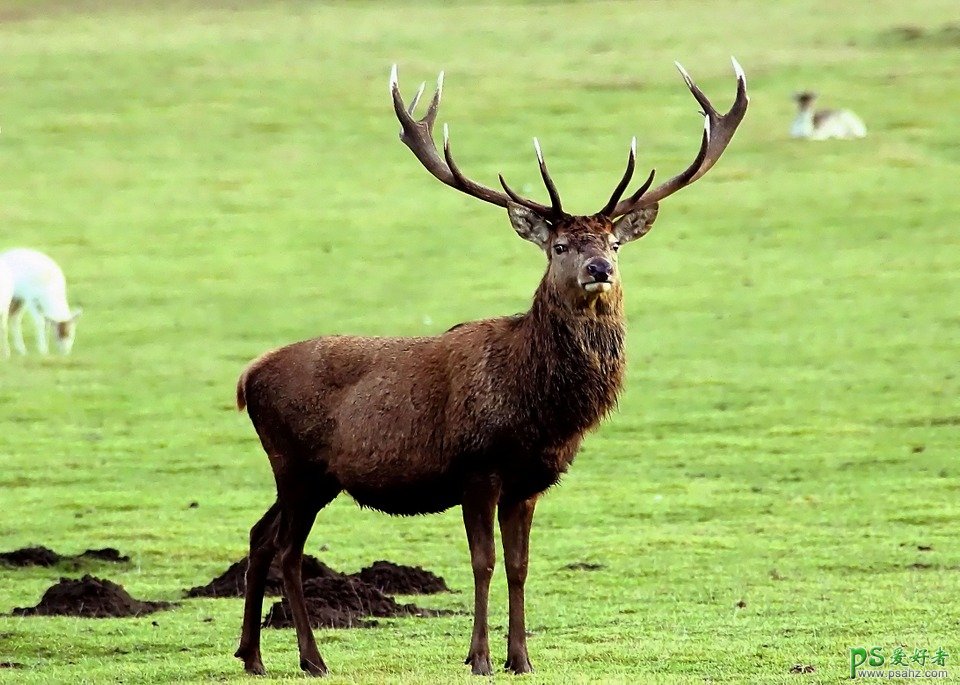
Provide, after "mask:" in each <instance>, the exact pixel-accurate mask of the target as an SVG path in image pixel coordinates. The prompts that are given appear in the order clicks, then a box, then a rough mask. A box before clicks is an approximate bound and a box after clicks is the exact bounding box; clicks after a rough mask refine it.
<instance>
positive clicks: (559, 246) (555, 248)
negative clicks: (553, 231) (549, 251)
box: [553, 243, 567, 254]
mask: <svg viewBox="0 0 960 685" xmlns="http://www.w3.org/2000/svg"><path fill="white" fill-rule="evenodd" d="M553 251H554V253H555V254H563V253H564V252H566V251H567V246H566V245H564V244H563V243H557V244H556V245H554V246H553Z"/></svg>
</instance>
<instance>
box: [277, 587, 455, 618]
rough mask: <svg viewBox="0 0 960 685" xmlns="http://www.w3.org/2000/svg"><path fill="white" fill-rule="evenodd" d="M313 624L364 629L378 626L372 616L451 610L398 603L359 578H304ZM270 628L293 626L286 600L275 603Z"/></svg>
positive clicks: (308, 610) (412, 614) (431, 613)
mask: <svg viewBox="0 0 960 685" xmlns="http://www.w3.org/2000/svg"><path fill="white" fill-rule="evenodd" d="M303 592H304V595H305V596H306V600H307V613H308V614H309V616H310V625H311V626H313V627H314V628H362V627H372V626H375V625H377V623H376V621H370V620H367V619H368V618H369V617H371V616H373V617H378V618H385V617H391V616H440V615H445V614H448V613H450V612H447V611H438V610H434V609H421V608H420V607H418V606H416V605H414V604H398V603H397V602H396V601H394V600H393V599H392V598H391V597H388V596H387V595H385V594H383V593H382V592H381V591H380V590H378V589H377V588H375V587H373V586H372V585H368V584H367V583H365V582H363V581H362V580H360V579H358V578H352V577H349V576H338V577H334V578H313V579H311V580H309V581H305V582H304V584H303ZM263 625H264V627H267V628H292V627H293V615H292V614H291V612H290V605H289V604H287V600H286V599H284V600H283V601H282V602H276V603H275V604H274V605H273V606H272V607H270V611H269V612H267V617H266V619H264V622H263Z"/></svg>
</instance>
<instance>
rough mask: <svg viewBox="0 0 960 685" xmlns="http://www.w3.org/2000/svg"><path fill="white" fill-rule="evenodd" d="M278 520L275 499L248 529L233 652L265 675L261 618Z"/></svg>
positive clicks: (249, 668)
mask: <svg viewBox="0 0 960 685" xmlns="http://www.w3.org/2000/svg"><path fill="white" fill-rule="evenodd" d="M279 521H280V505H279V503H276V502H275V503H274V504H273V506H271V507H270V508H269V509H267V512H266V513H265V514H264V515H263V517H262V518H261V519H260V520H259V521H257V523H256V524H255V525H254V526H253V528H251V529H250V553H249V555H248V557H247V572H246V575H245V576H244V581H245V585H246V588H245V590H244V600H243V630H242V632H241V633H240V646H239V647H238V648H237V651H236V653H235V654H234V656H235V657H237V658H238V659H243V668H244V669H245V670H246V671H247V673H252V674H254V675H266V672H267V671H266V669H265V668H264V667H263V659H262V658H261V656H260V621H261V618H262V616H263V593H264V590H265V588H266V583H267V573H268V572H269V571H270V563H271V562H272V561H273V557H274V555H275V554H276V551H277V527H278V523H279Z"/></svg>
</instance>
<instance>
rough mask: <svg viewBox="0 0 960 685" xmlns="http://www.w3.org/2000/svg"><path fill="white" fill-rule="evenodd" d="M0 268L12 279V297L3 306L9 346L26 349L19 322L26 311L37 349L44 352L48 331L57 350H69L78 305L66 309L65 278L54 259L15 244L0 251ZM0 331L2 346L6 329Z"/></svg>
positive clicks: (75, 323) (77, 313)
mask: <svg viewBox="0 0 960 685" xmlns="http://www.w3.org/2000/svg"><path fill="white" fill-rule="evenodd" d="M0 270H5V271H6V272H7V273H8V274H9V275H10V276H11V277H12V279H13V297H12V298H11V301H10V302H9V304H7V305H6V307H4V309H5V312H6V314H7V316H6V317H4V318H5V320H6V321H8V324H9V335H10V337H11V342H12V344H13V349H15V350H16V351H17V352H18V353H20V354H26V352H27V347H26V345H24V344H23V329H22V327H21V322H22V320H23V314H24V312H28V313H29V314H30V318H31V319H33V324H34V328H35V330H36V338H37V351H38V352H40V354H47V352H48V349H49V348H48V347H47V334H48V331H52V332H53V338H54V342H55V344H56V346H57V350H58V351H59V352H60V353H61V354H70V350H71V349H72V348H73V341H74V338H75V336H76V333H77V319H78V318H79V316H80V309H70V305H69V304H67V282H66V279H65V278H64V276H63V271H62V270H61V269H60V267H59V266H57V263H56V262H55V261H53V260H52V259H51V258H50V257H48V256H47V255H45V254H43V253H42V252H37V251H36V250H29V249H26V248H16V249H13V250H7V251H6V252H0ZM0 303H2V300H0ZM4 329H6V326H4ZM2 332H3V333H4V346H3V347H4V349H6V338H7V331H6V330H3V331H2Z"/></svg>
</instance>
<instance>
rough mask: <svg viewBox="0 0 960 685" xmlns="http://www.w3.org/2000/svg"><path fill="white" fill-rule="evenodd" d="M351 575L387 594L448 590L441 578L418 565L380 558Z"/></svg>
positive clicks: (423, 593)
mask: <svg viewBox="0 0 960 685" xmlns="http://www.w3.org/2000/svg"><path fill="white" fill-rule="evenodd" d="M352 577H353V578H356V579H358V580H362V581H363V582H364V583H366V584H367V585H372V586H373V587H375V588H377V589H378V590H380V592H383V593H386V594H388V595H432V594H436V593H438V592H450V588H448V587H447V584H446V583H445V582H444V580H443V578H441V577H440V576H438V575H436V574H434V573H431V572H430V571H427V570H424V569H423V568H421V567H420V566H401V565H400V564H394V563H393V562H392V561H384V560H382V559H381V560H380V561H375V562H373V563H372V564H371V565H370V566H367V567H366V568H365V569H362V570H361V571H359V572H357V573H354V574H352Z"/></svg>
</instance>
